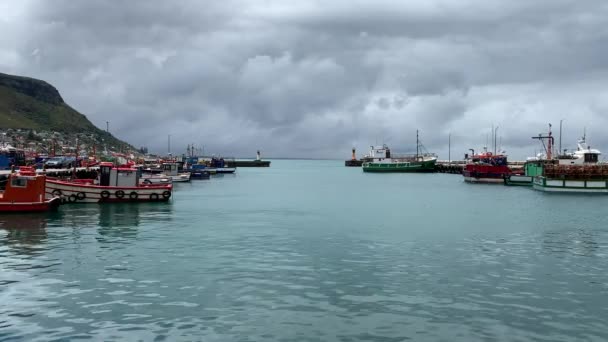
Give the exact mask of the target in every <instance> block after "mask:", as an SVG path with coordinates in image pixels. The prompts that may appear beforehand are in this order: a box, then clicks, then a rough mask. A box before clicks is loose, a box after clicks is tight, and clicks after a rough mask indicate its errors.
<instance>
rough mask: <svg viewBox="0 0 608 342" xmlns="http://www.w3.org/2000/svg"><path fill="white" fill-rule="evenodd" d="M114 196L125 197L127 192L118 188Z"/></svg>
mask: <svg viewBox="0 0 608 342" xmlns="http://www.w3.org/2000/svg"><path fill="white" fill-rule="evenodd" d="M114 196H116V198H123V197H125V192H124V191H122V190H117V191H116V192H115V193H114Z"/></svg>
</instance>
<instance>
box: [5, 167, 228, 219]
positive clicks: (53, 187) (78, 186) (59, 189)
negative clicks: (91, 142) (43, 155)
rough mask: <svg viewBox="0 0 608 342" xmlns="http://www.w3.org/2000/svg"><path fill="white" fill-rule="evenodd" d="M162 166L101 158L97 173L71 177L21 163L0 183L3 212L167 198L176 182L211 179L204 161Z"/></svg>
mask: <svg viewBox="0 0 608 342" xmlns="http://www.w3.org/2000/svg"><path fill="white" fill-rule="evenodd" d="M161 166H162V169H161V172H160V173H154V172H151V171H150V170H149V169H148V170H145V169H144V168H143V167H142V166H137V165H134V164H133V163H126V164H123V165H115V164H114V163H110V162H102V163H100V164H99V166H98V167H96V168H95V170H91V171H90V172H91V174H93V175H95V176H94V177H90V178H78V177H77V176H76V173H75V169H73V173H72V175H71V177H64V178H55V177H49V176H47V175H46V173H45V171H44V170H42V171H40V170H36V169H35V168H33V167H27V166H22V167H20V168H19V169H18V170H15V171H12V172H11V173H9V174H8V177H7V179H6V180H4V181H0V182H3V183H5V184H0V185H3V186H0V188H3V190H2V191H0V213H3V212H36V211H49V210H54V209H57V207H58V206H59V205H60V204H68V203H127V202H129V203H134V202H135V203H138V202H167V201H169V200H170V199H171V197H172V195H173V190H174V185H173V182H181V181H190V179H208V178H209V174H210V172H209V171H208V170H207V169H206V168H205V166H204V165H199V166H193V171H194V172H193V173H191V172H186V171H183V169H182V170H179V171H178V163H175V162H171V161H169V162H165V163H162V164H161ZM146 171H148V172H146ZM234 171H235V170H233V171H232V172H234ZM192 174H195V176H194V178H193V177H192Z"/></svg>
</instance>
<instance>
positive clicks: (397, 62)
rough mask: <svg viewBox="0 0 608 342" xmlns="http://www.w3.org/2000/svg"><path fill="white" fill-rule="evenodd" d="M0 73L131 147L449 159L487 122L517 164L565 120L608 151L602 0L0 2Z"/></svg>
mask: <svg viewBox="0 0 608 342" xmlns="http://www.w3.org/2000/svg"><path fill="white" fill-rule="evenodd" d="M0 13H1V14H2V15H0V32H2V33H1V34H0V72H5V73H11V74H18V75H24V76H29V77H34V78H40V79H44V80H46V81H48V82H49V83H51V84H53V85H54V86H56V87H57V88H58V89H59V91H60V92H61V94H62V96H63V98H64V99H65V100H66V102H67V103H68V104H70V105H71V106H72V107H74V108H75V109H77V110H78V111H80V112H81V113H83V114H85V115H86V116H87V117H88V118H89V119H90V120H91V121H92V122H93V123H94V124H96V125H97V126H99V127H101V128H105V122H106V121H110V131H111V132H112V133H113V134H114V135H116V136H117V137H119V138H121V139H124V140H126V141H128V142H130V143H132V144H133V145H135V146H141V145H145V146H148V147H149V148H150V149H151V150H152V151H156V152H167V135H168V134H171V145H172V152H173V153H180V152H184V151H185V148H186V145H187V144H189V143H195V144H196V145H198V146H202V145H204V146H205V151H206V152H215V153H222V154H224V155H234V156H242V157H249V156H251V157H253V156H254V155H255V151H256V150H257V149H260V150H262V153H263V155H265V156H268V157H272V156H275V157H323V158H340V159H345V158H347V157H348V156H349V154H350V148H351V147H353V146H354V147H357V149H358V152H359V153H360V154H363V153H364V152H366V151H367V149H368V148H369V145H370V144H375V143H376V142H377V143H382V142H386V143H387V144H389V145H390V146H391V147H392V148H393V150H396V151H402V152H407V151H408V150H412V149H415V141H416V138H415V135H416V129H419V130H420V132H421V133H420V134H421V138H422V141H423V143H424V145H425V146H426V147H427V149H428V150H430V151H432V152H437V153H439V154H440V158H442V159H447V157H448V134H449V133H451V136H452V149H451V151H452V158H456V157H461V156H462V154H463V153H465V152H466V150H467V149H469V148H475V149H479V148H481V147H483V145H484V144H485V143H486V136H488V135H489V134H490V131H491V127H492V125H495V126H499V128H498V135H499V136H500V139H499V140H501V141H502V146H503V148H504V149H505V150H507V152H508V153H509V154H510V155H511V156H512V158H515V159H521V158H523V157H525V156H528V155H532V154H534V152H535V150H538V149H539V146H538V144H537V143H535V142H534V141H532V139H530V137H531V136H532V135H537V134H538V133H540V132H545V131H546V130H547V125H548V123H553V127H554V133H556V134H557V133H558V131H559V121H560V120H561V119H563V120H565V121H564V136H563V145H564V147H573V146H574V145H575V142H576V138H577V137H578V136H580V135H582V132H583V128H584V127H586V128H587V136H588V141H589V143H590V144H591V145H592V147H597V148H599V149H601V150H603V151H605V153H606V154H608V135H607V134H606V131H607V130H608V111H607V109H608V72H607V71H608V68H607V67H608V54H607V52H608V2H606V1H605V0H597V1H594V0H586V1H566V0H537V1H512V0H504V1H502V0H454V1H452V0H424V1H423V0H420V1H398V0H394V1H386V0H373V1H372V0H370V1H357V0H344V1H342V0H334V1H331V0H325V1H284V0H263V1H262V0H255V1H237V0H222V1H198V0H191V1H190V0H181V1H151V0H142V1H134V0H129V1H93V0H88V1H72V0H55V1H46V0H42V1H23V0H21V1H3V2H0Z"/></svg>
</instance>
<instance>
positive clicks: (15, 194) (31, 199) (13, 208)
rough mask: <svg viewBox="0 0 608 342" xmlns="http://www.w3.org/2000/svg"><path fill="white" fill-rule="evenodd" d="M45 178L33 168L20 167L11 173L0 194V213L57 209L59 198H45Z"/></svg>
mask: <svg viewBox="0 0 608 342" xmlns="http://www.w3.org/2000/svg"><path fill="white" fill-rule="evenodd" d="M45 186H46V176H45V175H37V174H36V170H35V169H34V168H33V167H25V166H22V167H20V168H19V171H18V172H17V173H11V174H10V175H9V176H8V179H7V180H6V187H5V188H4V191H2V192H0V213H6V212H40V211H49V210H54V209H57V207H58V206H59V204H61V200H60V198H59V197H55V196H51V197H49V198H48V199H47V198H46V196H45Z"/></svg>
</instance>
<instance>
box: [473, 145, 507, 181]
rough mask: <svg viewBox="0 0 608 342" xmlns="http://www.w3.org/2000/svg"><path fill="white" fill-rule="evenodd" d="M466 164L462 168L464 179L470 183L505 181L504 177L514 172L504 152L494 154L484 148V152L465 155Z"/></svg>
mask: <svg viewBox="0 0 608 342" xmlns="http://www.w3.org/2000/svg"><path fill="white" fill-rule="evenodd" d="M465 160H466V164H465V166H464V169H463V170H462V175H463V176H464V181H465V182H468V183H486V184H492V183H503V182H504V178H505V177H506V176H509V175H511V174H512V173H513V171H512V170H511V169H510V168H509V166H508V162H507V155H506V154H504V152H502V153H500V154H493V153H492V152H488V151H487V149H486V148H484V152H482V153H478V154H475V151H473V153H472V154H471V155H465Z"/></svg>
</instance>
